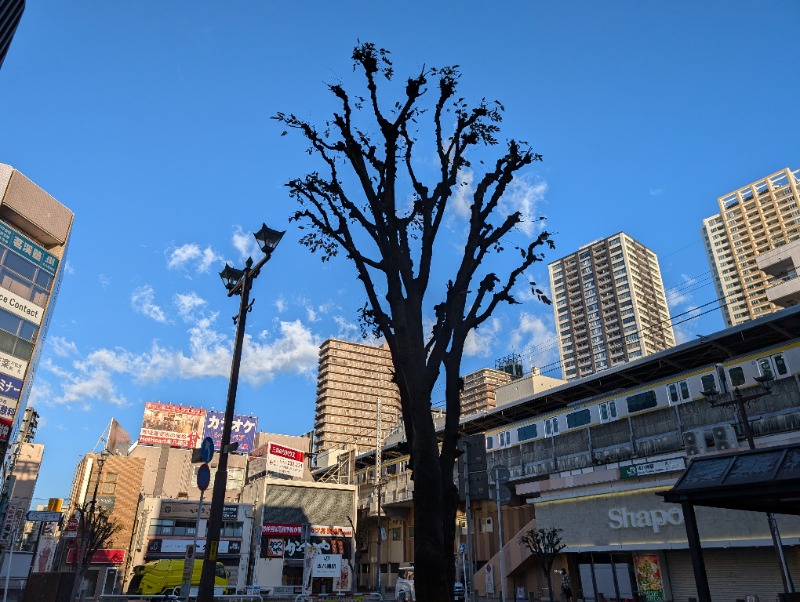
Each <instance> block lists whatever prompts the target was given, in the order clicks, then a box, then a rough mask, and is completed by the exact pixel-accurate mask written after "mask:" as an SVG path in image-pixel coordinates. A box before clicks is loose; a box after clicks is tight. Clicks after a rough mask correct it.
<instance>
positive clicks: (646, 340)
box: [549, 232, 675, 380]
mask: <svg viewBox="0 0 800 602" xmlns="http://www.w3.org/2000/svg"><path fill="white" fill-rule="evenodd" d="M549 271H550V290H551V291H552V296H553V311H554V313H555V320H556V331H557V334H558V348H559V357H560V360H561V366H562V374H563V376H564V378H565V379H567V380H572V379H575V378H581V377H584V376H588V375H589V374H594V373H595V372H599V371H601V370H605V369H607V368H611V367H613V366H616V365H619V364H622V363H625V362H627V361H630V360H633V359H637V358H640V357H644V356H646V355H650V354H651V353H655V352H657V351H661V350H662V349H667V348H669V347H672V346H674V345H675V335H674V333H673V331H672V324H671V322H670V316H669V309H668V307H667V299H666V295H665V293H664V284H663V282H662V280H661V270H660V269H659V266H658V258H657V257H656V255H655V253H653V252H652V251H651V250H649V249H648V248H647V247H645V246H644V245H642V244H641V243H638V242H637V241H635V240H634V239H633V238H631V237H630V236H628V235H627V234H625V233H624V232H620V233H618V234H615V235H614V236H610V237H608V238H605V239H603V240H598V241H595V242H593V243H590V244H588V245H586V246H584V247H582V248H580V249H578V251H576V252H575V253H572V254H571V255H568V256H566V257H564V258H562V259H560V260H558V261H555V262H553V263H551V264H550V265H549Z"/></svg>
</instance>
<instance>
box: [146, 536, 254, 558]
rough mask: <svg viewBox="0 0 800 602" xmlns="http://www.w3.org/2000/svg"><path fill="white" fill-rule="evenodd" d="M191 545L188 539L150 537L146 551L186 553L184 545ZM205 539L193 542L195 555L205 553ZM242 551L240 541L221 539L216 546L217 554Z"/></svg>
mask: <svg viewBox="0 0 800 602" xmlns="http://www.w3.org/2000/svg"><path fill="white" fill-rule="evenodd" d="M190 545H192V540H190V539H151V540H150V541H148V542H147V552H148V553H150V554H154V553H157V554H180V555H181V556H183V555H184V554H186V547H187V546H190ZM205 551H206V540H205V539H198V540H197V544H195V549H194V553H195V555H196V556H200V555H202V554H205ZM241 551H242V542H241V541H232V540H229V539H222V540H220V542H219V546H218V547H217V553H218V554H240V553H241Z"/></svg>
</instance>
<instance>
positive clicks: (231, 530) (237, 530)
mask: <svg viewBox="0 0 800 602" xmlns="http://www.w3.org/2000/svg"><path fill="white" fill-rule="evenodd" d="M243 531H244V523H243V522H237V521H227V520H226V521H223V522H222V526H221V527H220V531H219V534H220V536H221V537H241V536H242V532H243Z"/></svg>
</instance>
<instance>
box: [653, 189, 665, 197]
mask: <svg viewBox="0 0 800 602" xmlns="http://www.w3.org/2000/svg"><path fill="white" fill-rule="evenodd" d="M663 193H664V189H663V188H651V189H650V196H661V195H662V194H663Z"/></svg>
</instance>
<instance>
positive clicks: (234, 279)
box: [197, 224, 285, 602]
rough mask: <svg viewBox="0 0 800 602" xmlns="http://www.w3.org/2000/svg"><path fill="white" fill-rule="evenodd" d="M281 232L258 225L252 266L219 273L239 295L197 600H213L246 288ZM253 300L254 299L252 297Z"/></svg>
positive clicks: (227, 268) (246, 308)
mask: <svg viewBox="0 0 800 602" xmlns="http://www.w3.org/2000/svg"><path fill="white" fill-rule="evenodd" d="M284 233H285V231H284V232H280V231H278V230H273V229H271V228H268V227H267V225H266V224H262V226H261V229H260V230H259V231H258V232H256V233H255V234H254V235H253V236H255V239H256V240H257V241H258V246H259V247H260V248H261V250H262V251H263V252H264V257H263V258H262V259H261V261H259V262H258V263H257V264H256V265H255V266H253V259H252V257H248V258H247V261H246V262H245V267H244V269H243V270H239V269H236V268H234V267H233V266H230V265H228V264H226V265H225V268H224V269H223V270H222V271H221V272H220V273H219V275H220V278H222V283H223V284H224V285H225V288H226V289H227V291H228V296H229V297H232V296H233V295H240V296H241V299H240V301H239V313H238V314H237V315H236V317H234V318H233V322H234V324H236V338H235V341H234V345H233V361H232V363H231V376H230V383H229V384H228V400H227V402H226V404H225V422H224V423H223V425H222V439H221V441H220V451H219V464H218V465H217V474H216V476H215V477H214V489H213V491H212V494H211V511H210V514H209V517H208V526H207V529H206V546H205V553H204V555H203V572H202V573H201V575H200V586H199V588H198V592H197V602H213V600H214V573H215V571H216V564H217V551H218V547H219V534H220V531H221V530H222V509H223V506H224V505H225V489H226V485H227V482H228V454H229V453H230V452H232V451H236V448H237V444H235V443H234V444H233V445H231V427H232V425H233V411H234V406H235V405H236V390H237V388H238V386H239V366H240V364H241V361H242V346H243V343H244V329H245V322H246V320H247V314H248V312H250V310H251V308H252V305H253V304H252V303H251V302H250V301H249V297H250V288H251V287H252V286H253V280H254V279H255V278H256V277H257V276H258V274H259V272H260V271H261V268H262V267H264V264H266V263H267V261H269V259H270V257H272V251H274V250H275V247H277V246H278V243H279V242H280V241H281V238H282V237H283V235H284ZM254 301H255V299H254Z"/></svg>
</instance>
